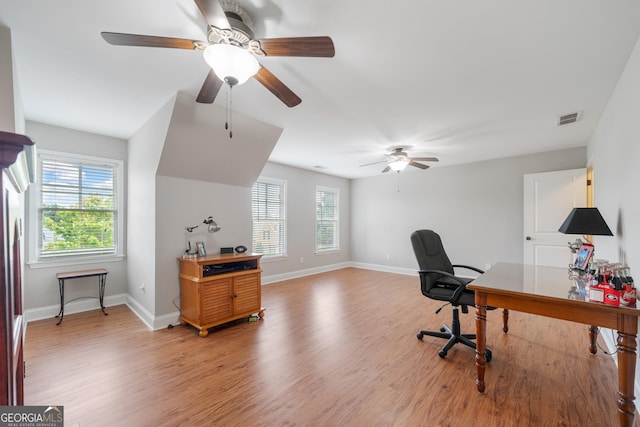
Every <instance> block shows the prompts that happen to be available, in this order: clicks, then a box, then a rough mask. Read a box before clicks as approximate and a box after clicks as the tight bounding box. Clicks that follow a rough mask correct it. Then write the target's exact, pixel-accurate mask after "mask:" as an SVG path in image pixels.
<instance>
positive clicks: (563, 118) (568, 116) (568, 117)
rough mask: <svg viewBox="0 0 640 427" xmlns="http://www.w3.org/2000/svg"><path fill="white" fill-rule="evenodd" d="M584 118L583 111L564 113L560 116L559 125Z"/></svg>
mask: <svg viewBox="0 0 640 427" xmlns="http://www.w3.org/2000/svg"><path fill="white" fill-rule="evenodd" d="M581 118H582V111H578V112H577V113H571V114H564V115H562V116H560V117H558V126H562V125H568V124H569V123H575V122H577V121H579V120H580V119H581Z"/></svg>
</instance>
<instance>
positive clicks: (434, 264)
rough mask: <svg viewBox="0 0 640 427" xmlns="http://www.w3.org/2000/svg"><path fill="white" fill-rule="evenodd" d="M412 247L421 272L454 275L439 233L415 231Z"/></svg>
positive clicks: (412, 234)
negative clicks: (443, 272) (438, 271)
mask: <svg viewBox="0 0 640 427" xmlns="http://www.w3.org/2000/svg"><path fill="white" fill-rule="evenodd" d="M411 245H412V246H413V252H414V254H415V256H416V260H417V261H418V266H419V267H420V270H441V271H446V272H447V273H451V274H454V271H453V266H452V265H451V261H449V257H448V256H447V253H446V252H445V251H444V246H443V245H442V240H440V236H439V235H438V233H436V232H435V231H432V230H417V231H414V232H413V233H411Z"/></svg>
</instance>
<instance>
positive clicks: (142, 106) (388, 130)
mask: <svg viewBox="0 0 640 427" xmlns="http://www.w3.org/2000/svg"><path fill="white" fill-rule="evenodd" d="M237 3H238V4H240V5H241V6H242V7H243V8H244V9H245V10H246V11H247V13H249V14H250V15H251V17H252V19H253V21H254V24H255V25H254V33H255V36H256V38H270V37H295V36H315V35H328V36H330V37H331V38H332V39H333V42H334V44H335V50H336V54H335V57H333V58H283V57H272V58H269V57H267V58H264V59H261V63H263V64H264V65H265V66H266V67H267V68H268V69H269V70H270V71H271V72H273V73H274V74H275V75H276V76H277V77H278V78H279V79H280V80H282V81H283V82H284V83H285V84H286V85H287V86H288V87H289V88H291V89H292V90H293V91H294V92H295V93H296V94H297V95H298V96H300V98H301V99H302V103H301V104H300V105H298V106H296V107H293V108H288V107H286V106H285V105H283V104H282V102H280V101H279V100H278V99H277V98H275V97H274V96H273V95H272V94H271V93H270V92H269V91H267V90H266V89H265V88H264V87H263V86H262V85H260V84H259V83H258V82H256V81H255V80H249V81H248V82H247V83H245V84H244V85H241V86H238V87H236V88H234V90H233V97H232V99H233V106H232V108H233V110H234V111H236V112H238V113H239V114H244V115H246V116H248V117H253V118H255V119H256V120H259V121H260V122H264V123H268V124H270V125H272V126H274V127H276V128H280V129H283V131H282V135H281V136H280V138H279V140H278V143H277V145H276V146H275V148H274V149H273V152H272V153H271V155H270V160H272V161H275V162H279V163H284V164H289V165H293V166H298V167H302V168H308V169H314V170H317V169H315V168H316V167H322V168H324V169H321V171H324V172H326V173H329V174H334V175H337V176H344V177H349V178H356V177H363V176H371V175H376V174H379V173H380V169H381V168H380V167H379V165H374V166H368V167H359V165H361V164H366V163H372V162H375V161H377V160H379V159H381V158H384V153H386V152H388V151H389V149H390V148H391V147H393V146H398V145H402V146H409V147H411V149H410V150H409V153H410V154H411V155H413V156H435V157H438V158H439V159H440V162H439V163H438V165H434V167H438V166H442V165H449V164H454V163H464V162H470V161H476V160H483V159H489V158H496V157H506V156H512V155H519V154H526V153H532V152H539V151H548V150H555V149H561V148H568V147H575V146H581V145H585V144H586V143H587V141H588V139H589V137H590V136H591V134H592V132H593V130H594V128H595V126H596V123H597V121H598V119H599V117H600V115H601V113H602V111H603V109H604V107H605V105H606V103H607V101H608V99H609V96H610V94H611V93H612V90H613V88H614V87H615V85H616V82H617V80H618V78H619V76H620V73H621V71H622V69H623V68H624V65H625V63H626V61H627V59H628V57H629V54H630V52H631V50H632V48H633V47H634V45H635V44H636V43H637V40H638V36H639V35H640V2H638V1H637V0H617V1H614V2H612V1H590V2H585V1H584V0H563V1H556V0H522V1H510V0H483V1H469V2H460V1H442V0H422V1H417V0H398V1H394V2H389V1H382V0H367V1H364V0H359V1H343V2H338V1H334V2H332V1H325V0H306V1H294V0H237ZM0 25H4V26H7V27H9V28H10V29H11V30H12V38H13V46H14V55H15V60H16V67H17V71H18V76H19V83H20V87H21V93H22V97H23V105H24V111H25V115H26V117H27V119H29V120H33V121H39V122H43V123H50V124H55V125H58V126H64V127H69V128H73V129H79V130H84V131H89V132H95V133H100V134H105V135H110V136H116V137H120V138H129V137H130V136H131V135H133V134H134V133H135V131H136V130H137V129H138V128H140V126H142V125H143V124H144V123H145V122H146V121H147V120H148V119H149V118H150V117H151V116H152V115H153V114H154V113H155V112H156V111H158V109H159V108H160V107H161V106H162V105H164V103H165V102H166V100H167V99H170V98H171V97H172V96H175V94H176V93H177V92H184V93H185V94H187V95H189V96H192V97H195V96H196V95H197V94H198V91H199V90H200V87H201V86H202V83H203V81H204V78H205V76H206V75H207V72H208V69H207V65H206V63H205V62H204V60H203V58H202V54H201V52H198V51H189V50H184V49H163V48H146V47H125V46H113V45H110V44H108V43H106V42H105V41H104V40H103V39H102V37H101V36H100V33H101V32H102V31H111V32H122V33H136V34H149V35H157V36H168V37H181V38H189V39H194V40H204V39H205V35H204V34H205V28H206V22H205V19H204V18H203V16H202V14H201V13H200V11H199V10H198V7H197V6H196V4H195V3H194V1H193V0H137V1H129V0H111V1H106V2H105V1H103V2H93V1H84V0H59V1H55V2H54V1H49V0H30V1H15V0H0ZM220 95H222V93H221V94H220ZM215 103H216V104H217V105H218V106H221V107H223V106H224V104H225V96H218V97H217V98H216V101H215ZM574 112H582V114H581V119H580V121H578V122H576V123H573V124H569V125H566V126H561V127H559V126H558V125H557V121H558V117H559V116H560V115H564V114H567V113H574ZM212 120H213V117H212ZM235 129H236V132H238V133H239V132H241V126H240V124H239V123H236V125H235ZM412 173H424V174H428V173H429V171H420V170H415V172H412Z"/></svg>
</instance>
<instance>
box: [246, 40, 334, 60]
mask: <svg viewBox="0 0 640 427" xmlns="http://www.w3.org/2000/svg"><path fill="white" fill-rule="evenodd" d="M258 41H259V42H260V47H262V50H263V51H264V53H265V54H266V55H267V56H309V57H311V56H313V57H321V58H332V57H333V56H334V55H335V54H336V50H335V48H334V46H333V40H331V37H327V36H318V37H283V38H276V39H260V40H258Z"/></svg>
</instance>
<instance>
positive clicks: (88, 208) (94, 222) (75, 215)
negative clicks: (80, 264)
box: [29, 150, 123, 262]
mask: <svg viewBox="0 0 640 427" xmlns="http://www.w3.org/2000/svg"><path fill="white" fill-rule="evenodd" d="M122 176H123V162H121V161H119V160H112V159H99V158H95V157H88V156H81V155H72V154H63V153H55V152H52V151H45V150H42V151H40V152H39V153H38V177H39V182H38V183H37V184H36V185H34V186H32V190H33V191H31V190H30V191H31V195H30V199H29V212H30V219H31V221H30V224H31V225H30V226H31V228H30V230H31V245H30V256H31V261H32V262H47V261H49V262H52V261H61V260H72V259H73V260H77V259H78V258H85V257H86V258H95V257H100V256H121V255H122V253H123V251H122V242H123V240H122V235H123V233H122V230H123V227H122V212H121V211H120V210H121V209H122V198H123V196H122V193H123V190H122V188H123V185H122Z"/></svg>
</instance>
